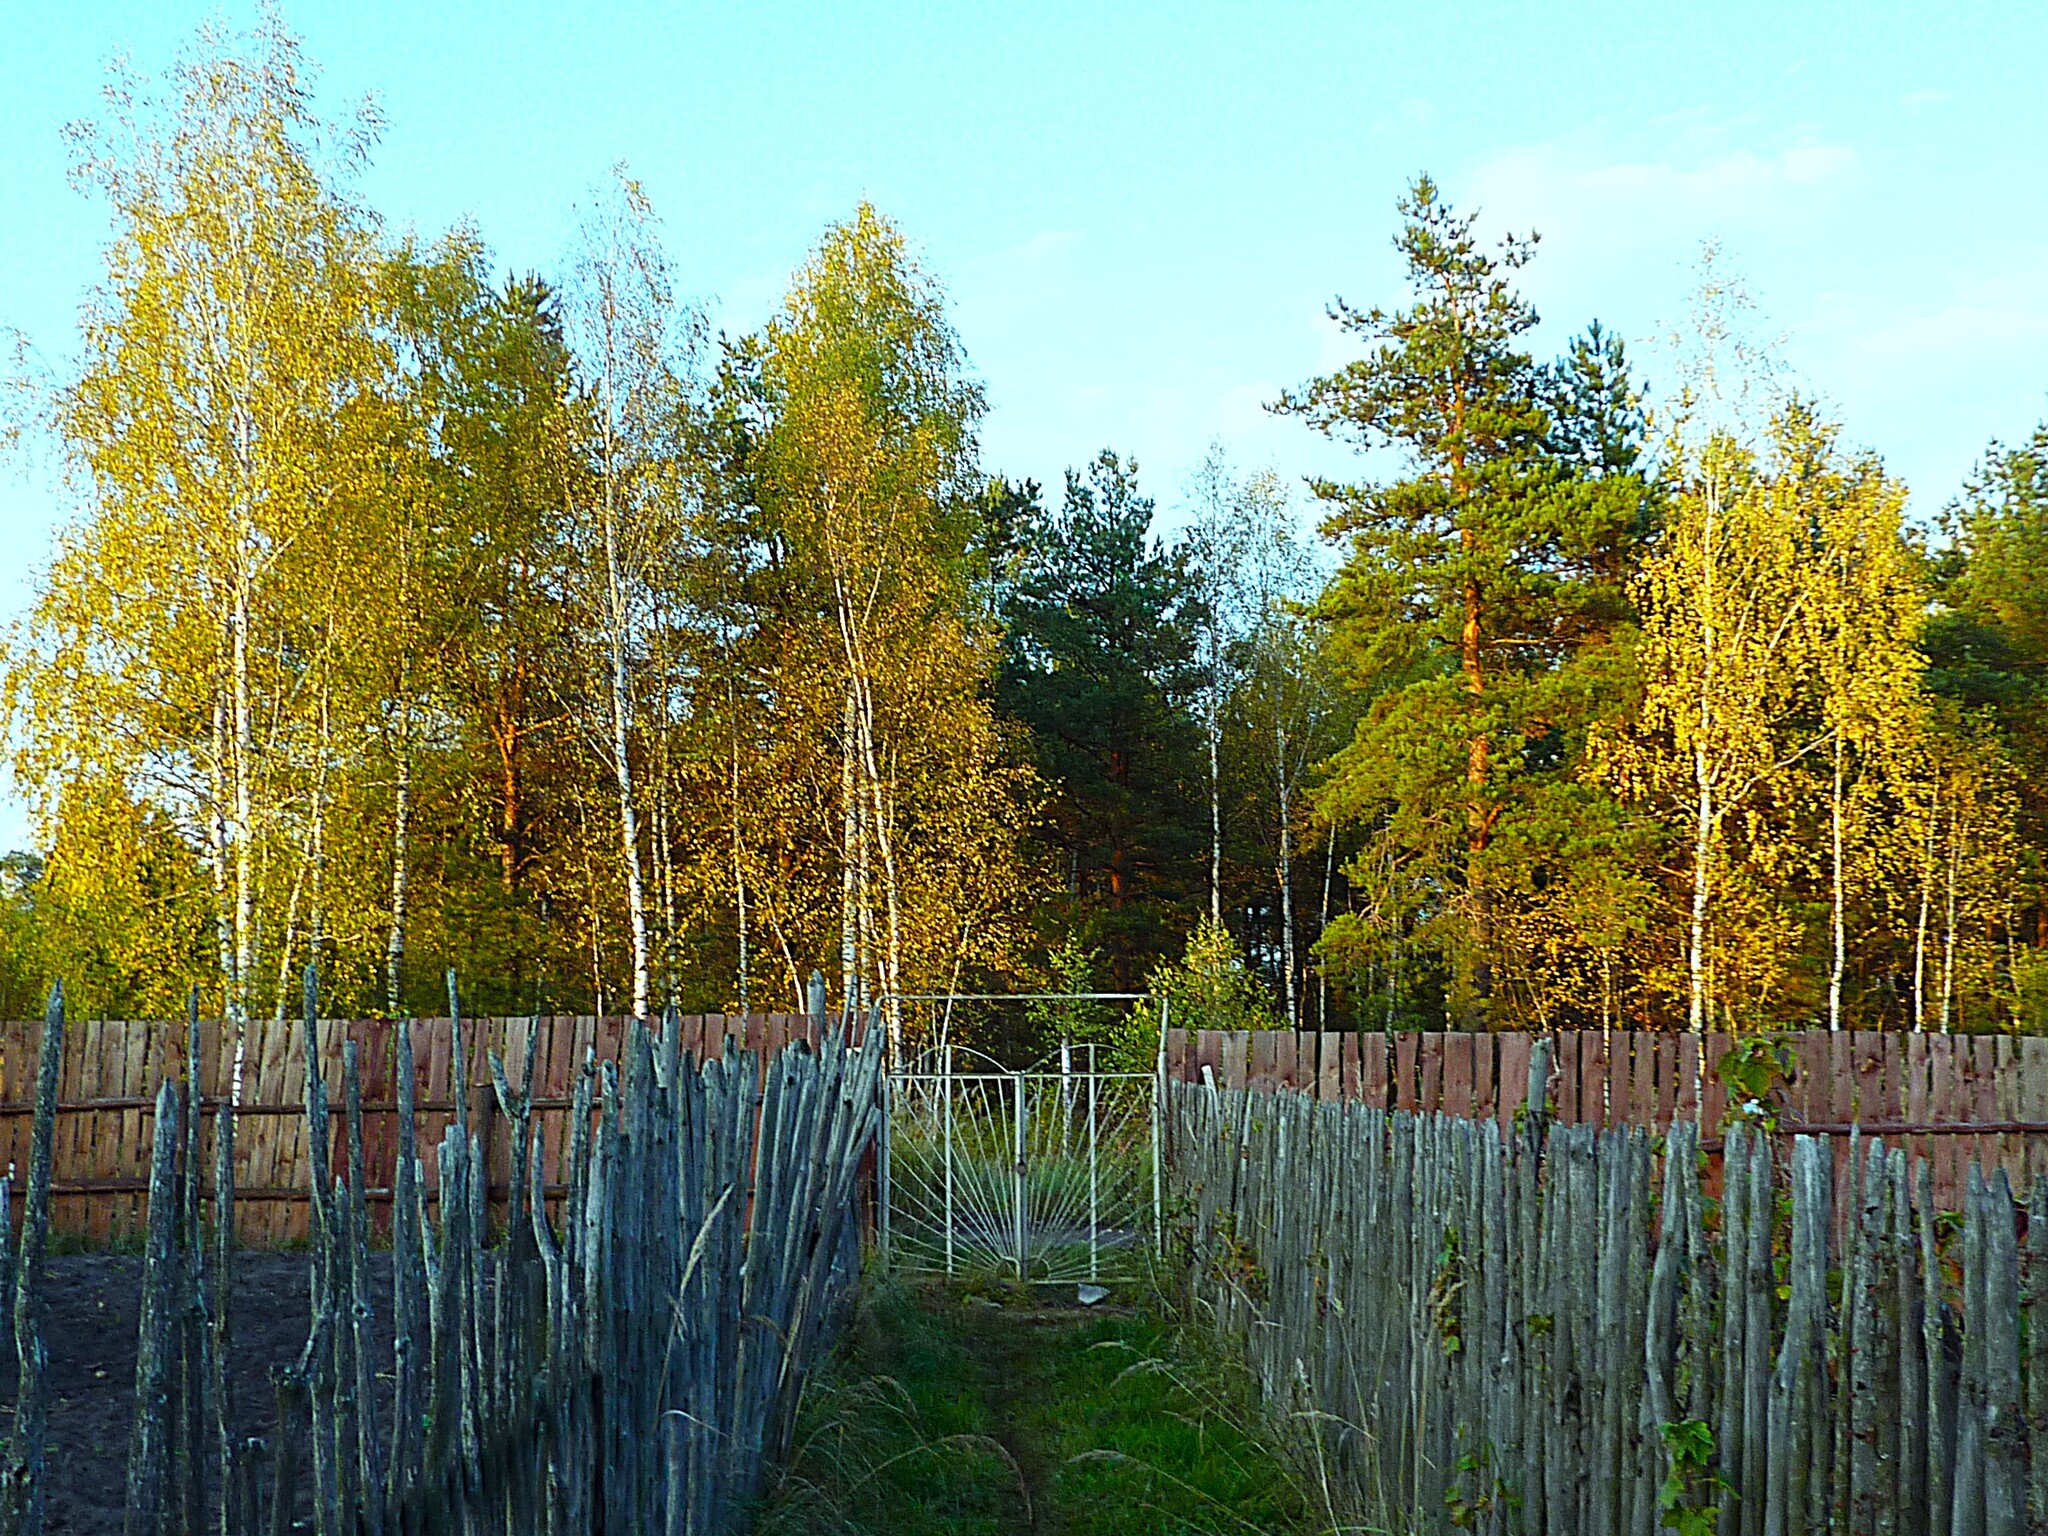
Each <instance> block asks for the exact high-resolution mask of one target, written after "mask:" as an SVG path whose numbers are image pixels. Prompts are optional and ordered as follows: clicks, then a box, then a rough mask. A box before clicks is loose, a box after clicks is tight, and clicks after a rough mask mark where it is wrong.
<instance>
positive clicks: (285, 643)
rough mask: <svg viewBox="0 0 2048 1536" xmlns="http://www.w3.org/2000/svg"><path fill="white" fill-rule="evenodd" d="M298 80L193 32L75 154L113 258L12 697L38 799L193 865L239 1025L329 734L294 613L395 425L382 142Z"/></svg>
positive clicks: (125, 86)
mask: <svg viewBox="0 0 2048 1536" xmlns="http://www.w3.org/2000/svg"><path fill="white" fill-rule="evenodd" d="M301 71H302V66H301V61H300V57H299V52H298V47H297V44H296V42H295V41H294V40H293V39H292V38H291V37H290V36H289V35H288V34H286V33H285V32H284V31H283V30H282V28H281V26H279V25H278V24H277V23H276V22H275V20H274V19H272V20H269V21H267V22H266V23H265V25H264V28H263V30H262V31H261V32H260V33H259V35H258V36H257V37H256V39H255V40H254V45H253V48H252V49H251V51H250V52H249V53H247V54H243V53H240V52H238V51H237V50H236V44H235V40H234V39H232V38H231V37H229V36H228V35H227V34H226V33H224V32H223V31H221V30H220V29H218V28H209V29H207V30H205V31H204V32H202V34H201V36H200V38H199V41H198V43H197V45H196V46H195V47H194V48H193V49H192V50H191V51H190V52H188V54H187V55H186V56H185V57H184V58H183V59H181V60H180V62H179V63H178V64H177V66H176V67H175V68H174V69H173V70H172V71H171V73H170V74H169V76H168V77H167V79H166V80H165V81H164V82H163V83H162V85H161V86H160V87H159V86H157V85H153V84H151V83H150V82H147V81H144V80H141V79H138V78H136V77H133V76H130V75H127V74H117V75H116V76H115V78H114V81H113V84H112V85H111V87H110V89H109V91H108V114H107V117H106V120H105V121H104V122H103V123H100V124H97V125H87V126H81V127H79V128H77V129H75V130H73V134H72V138H73V143H74V146H75V148H76V151H77V161H76V165H77V177H78V180H79V182H80V183H81V185H83V186H85V187H87V188H89V189H92V190H94V191H96V192H98V193H99V194H100V195H101V196H102V197H104V198H105V200H106V202H107V203H108V205H109V207H110V210H111V212H112V215H113V234H112V238H111V241H110V243H109V245H108V247H107V253H106V275H105V279H104V281H103V283H102V284H101V285H100V287H99V288H97V289H96V290H95V292H94V294H93V296H92V298H91V300H90V301H89V303H88V305H87V309H86V313H85V320H84V327H83V330H84V356H83V361H82V365H81V368H80V371H79V373H78V375H77V376H76V378H75V380H74V381H73V382H72V383H71V384H70V385H69V386H68V387H67V388H65V389H64V390H63V392H62V394H61V396H60V398H59V400H58V402H57V411H56V418H57V425H58V430H59V433H60V435H61V440H62V442H63V444H64V446H65V448H66V449H67V451H68V452H69V454H70V456H71V463H72V465H73V466H74V469H75V477H74V480H73V484H74V486H75V488H76V489H77V491H78V493H79V495H80V498H81V503H82V514H81V517H80V519H79V521H78V522H77V523H76V524H75V525H74V526H73V527H72V528H71V529H70V530H69V531H67V532H66V533H65V534H64V535H63V536H62V538H61V540H60V544H59V549H58V553H57V557H56V560H55V562H54V563H53V566H52V569H51V572H50V575H49V579H48V581H47V582H46V583H45V585H44V587H43V590H42V592H41V594H40V595H39V599H38V602H37V605H36V609H35V612H34V615H33V618H32V620H31V624H32V628H33V632H34V634H35V636H36V637H37V643H36V646H35V648H34V649H33V650H32V651H31V652H30V653H28V654H26V655H24V656H18V658H17V662H18V665H17V668H16V672H15V681H16V697H17V698H18V699H20V700H22V701H23V703H24V705H25V708H26V711H27V715H28V719H29V727H30V729H29V735H30V739H31V743H32V744H31V745H30V747H29V748H28V750H27V752H26V754H25V756H24V759H23V761H22V763H21V768H22V769H23V770H24V775H25V778H26V779H27V781H28V782H29V783H31V784H32V785H35V786H38V787H40V788H41V790H42V791H43V792H44V794H45V796H46V797H50V798H57V797H61V795H62V794H63V793H64V792H65V789H64V786H65V785H67V784H70V783H76V782H79V781H80V780H81V779H82V778H86V777H91V776H94V775H100V776H104V777H108V778H111V779H113V780H115V781H118V782H122V783H126V784H128V785H131V786H133V787H134V788H135V789H136V791H137V792H138V793H141V794H143V795H145V796H147V797H148V798H150V799H152V800H154V801H155V802H156V803H158V804H159V805H162V806H164V807H165V808H166V809H168V810H170V811H171V812H172V813H173V814H174V815H175V816H176V817H177V818H178V820H179V821H180V822H181V823H182V825H183V826H184V827H185V828H186V829H187V832H188V834H189V835H190V836H191V837H192V839H193V841H194V843H195V844H196V845H197V846H199V847H201V848H203V849H204V850H205V857H206V860H207V863H208V865H209V867H210V870H211V877H212V882H213V888H214V896H215V908H216V913H217V919H216V931H217V934H218V944H217V948H218V954H219V970H220V975H221V981H222V986H223V991H224V993H225V995H226V1004H227V1012H228V1015H229V1017H230V1019H231V1020H232V1021H233V1022H234V1024H235V1025H236V1026H237V1027H239V1026H240V1024H241V1023H242V1022H243V1021H245V1020H246V1019H247V1018H248V1016H249V1012H250V1006H251V1002H252V994H253V989H254V986H255V984H256V979H257V975H258V964H259V959H260V955H259V947H260V938H261V935H263V934H264V933H265V932H266V931H274V929H273V928H272V927H271V925H270V924H269V922H268V921H267V919H268V917H269V914H268V913H267V911H266V904H267V902H268V900H269V895H268V892H269V882H271V881H272V880H274V878H275V875H276V873H277V870H278V868H280V867H282V866H284V865H286V864H287V863H288V859H287V857H286V856H285V850H282V849H280V848H279V846H278V839H279V837H280V833H281V829H282V824H283V821H284V819H285V817H286V816H287V814H288V813H289V811H290V808H291V806H292V804H293V801H294V794H295V789H294V777H295V772H294V770H295V769H296V768H297V767H299V766H301V765H303V764H304V763H305V762H306V761H307V760H308V759H309V757H310V755H311V754H310V753H308V752H307V751H306V750H305V743H306V740H307V738H308V736H309V735H311V734H316V733H317V725H316V714H317V712H316V711H315V710H314V709H313V708H312V707H311V706H312V704H313V701H314V694H315V693H316V692H317V690H316V689H311V688H309V687H308V678H309V675H310V674H311V673H312V672H313V671H314V670H315V669H316V668H317V665H318V650H319V643H320V642H319V639H318V636H317V634H310V635H309V633H308V627H307V625H306V624H305V623H304V618H305V612H306V609H307V608H309V607H311V606H313V605H315V604H316V602H318V601H321V600H326V601H332V600H333V599H334V598H335V596H336V583H335V582H333V581H332V580H331V579H327V578H326V577H325V575H324V574H323V573H324V566H323V562H326V561H329V560H331V559H332V557H334V556H335V555H336V553H337V552H338V551H339V550H340V549H344V548H346V547H347V545H348V543H349V540H348V538H347V537H346V536H344V533H343V530H345V529H346V528H347V527H348V526H349V524H350V522H351V519H352V518H353V517H354V515H355V514H356V512H357V511H358V510H359V509H360V508H361V507H362V506H363V505H364V504H365V503H366V502H367V500H368V499H369V497H370V496H371V495H373V494H374V480H373V474H372V470H373V466H374V463H375V445H376V444H377V442H378V441H379V439H380V437H381V435H382V427H381V418H382V415H383V410H384V403H383V402H382V401H381V400H380V399H379V397H378V394H377V390H376V381H378V380H379V379H380V378H382V377H384V376H385V368H384V364H383V359H382V357H381V356H380V355H379V349H378V343H377V340H376V327H375V324H374V294H373V284H372V279H371V260H370V257H371V248H372V243H373V234H374V226H373V224H372V221H371V220H370V218H369V216H368V215H367V214H366V213H365V212H364V211H363V210H362V209H361V208H360V207H359V206H358V205H356V204H355V203H354V202H352V201H351V199H350V197H349V195H348V193H347V185H348V178H349V176H350V175H351V174H352V172H353V170H354V168H355V167H356V166H357V165H358V164H359V163H360V162H361V159H362V157H363V155H364V154H365V152H366V150H367V148H368V145H369V143H370V140H371V138H372V135H373V130H374V126H375V124H374V121H373V120H371V119H369V118H367V117H366V118H362V119H359V120H357V121H356V122H355V123H353V124H350V125H348V126H346V127H345V128H342V129H338V130H337V129H335V128H332V127H330V126H329V125H327V124H325V123H323V122H321V121H320V120H319V119H318V118H316V117H315V115H314V113H313V110H312V107H311V104H310V101H309V99H308V96H307V93H306V90H305V87H304V85H303V83H302V80H301ZM358 596H359V594H357V593H354V592H349V593H346V594H344V598H343V600H345V601H350V602H353V601H355V600H357V598H358ZM46 803H47V800H46ZM273 855H276V857H273Z"/></svg>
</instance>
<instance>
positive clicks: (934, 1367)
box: [757, 1284, 1329, 1536]
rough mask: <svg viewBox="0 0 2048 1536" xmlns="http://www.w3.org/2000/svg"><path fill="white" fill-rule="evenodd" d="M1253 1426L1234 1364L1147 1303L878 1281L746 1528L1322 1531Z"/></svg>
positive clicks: (1087, 1534) (904, 1532)
mask: <svg viewBox="0 0 2048 1536" xmlns="http://www.w3.org/2000/svg"><path fill="white" fill-rule="evenodd" d="M1051 1294H1052V1293H1050V1292H1043V1293H1041V1298H1043V1297H1049V1296H1050V1295H1051ZM1071 1295H1072V1292H1071V1291H1068V1292H1066V1293H1065V1296H1067V1297H1071ZM1260 1422H1261V1421H1260V1415H1259V1413H1258V1410H1257V1407H1256V1405H1255V1403H1254V1401H1253V1398H1252V1394H1251V1392H1250V1389H1249V1383H1248V1382H1247V1381H1246V1380H1245V1378H1244V1375H1243V1373H1242V1371H1239V1370H1236V1369H1233V1368H1232V1367H1231V1366H1229V1365H1228V1364H1226V1363H1225V1362H1224V1361H1222V1360H1221V1359H1220V1358H1219V1357H1218V1356H1217V1355H1216V1353H1215V1352H1214V1350H1213V1349H1212V1348H1210V1347H1209V1346H1208V1344H1207V1342H1206V1339H1204V1338H1203V1337H1202V1336H1200V1335H1199V1334H1197V1333H1195V1332H1193V1331H1191V1330H1187V1329H1183V1328H1180V1327H1178V1326H1176V1325H1175V1324H1174V1323H1173V1322H1172V1321H1170V1320H1169V1319H1167V1318H1165V1317H1163V1316H1161V1315H1160V1314H1159V1313H1158V1312H1157V1311H1156V1310H1154V1309H1153V1308H1150V1307H1146V1306H1140V1305H1118V1304H1117V1303H1116V1302H1115V1301H1112V1303H1111V1304H1110V1305H1109V1307H1108V1308H1107V1309H1106V1310H1100V1311H1083V1310H1078V1309H1075V1308H1073V1307H1071V1306H1060V1305H1043V1304H1039V1303H1038V1302H1036V1301H1034V1299H1033V1298H1031V1297H1030V1296H1028V1295H1026V1294H1024V1293H1022V1292H1021V1291H1017V1290H1014V1289H1011V1288H1007V1287H1003V1286H1000V1285H995V1286H990V1285H984V1286H981V1287H978V1288H976V1287H956V1288H952V1289H945V1288H939V1287H932V1288H920V1289H910V1288H906V1287H903V1286H900V1285H893V1284H882V1285H877V1286H875V1287H872V1288H871V1290H870V1293H869V1296H868V1298H867V1300H866V1301H865V1302H864V1303H863V1305H862V1307H861V1309H860V1311H859V1313H858V1314H857V1316H856V1318H855V1320H854V1322H853V1325H852V1327H851V1328H850V1330H849V1334H848V1337H847V1339H846V1341H845V1342H844V1343H843V1344H842V1346H841V1348H840V1350H839V1352H838V1354H837V1356H836V1357H835V1359H834V1361H833V1363H832V1365H831V1367H830V1368H829V1369H828V1370H827V1371H826V1372H825V1373H823V1375H822V1376H821V1377H820V1378H819V1379H818V1380H817V1381H816V1382H814V1384H813V1386H812V1388H811V1391H810V1393H809V1394H808V1400H807V1402H806V1405H805V1409H804V1412H803V1414H802V1418H801V1427H800V1429H799V1436H798V1439H799V1444H798V1448H797V1452H796V1455H795V1456H794V1457H793V1459H792V1461H791V1464H790V1467H789V1469H788V1471H787V1472H786V1473H785V1474H784V1476H783V1477H782V1479H781V1482H780V1485H779V1487H778V1488H777V1489H776V1491H775V1493H774V1495H773V1496H772V1498H771V1499H770V1501H769V1505H768V1507H767V1509H766V1510H765V1511H764V1512H763V1515H762V1518H761V1522H760V1524H759V1526H758V1527H757V1528H758V1529H759V1530H760V1531H762V1532H766V1533H775V1536H782V1533H794V1532H797V1531H819V1532H865V1531H872V1532H887V1533H889V1536H922V1533H925V1532H941V1531H944V1532H958V1533H962V1536H974V1533H996V1532H1032V1533H1043V1532H1060V1533H1065V1536H1125V1533H1132V1536H1135V1533H1141V1532H1142V1533H1147V1536H1152V1533H1157V1536H1183V1533H1186V1536H1197V1533H1202V1536H1207V1533H1217V1536H1224V1533H1242V1532H1274V1533H1292V1532H1303V1533H1306V1532H1321V1531H1326V1530H1328V1529H1329V1522H1328V1520H1326V1519H1322V1518H1318V1517H1317V1516H1316V1514H1315V1513H1314V1512H1313V1511H1312V1508H1311V1500H1310V1498H1309V1496H1308V1491H1307V1489H1306V1488H1305V1486H1304V1484H1303V1483H1302V1481H1301V1480H1300V1479H1299V1478H1297V1477H1296V1476H1295V1475H1294V1474H1293V1472H1292V1469H1291V1468H1290V1466H1289V1464H1288V1462H1287V1460H1286V1458H1284V1457H1283V1456H1281V1455H1280V1454H1278V1453H1277V1452H1276V1451H1275V1449H1274V1448H1273V1446H1272V1445H1271V1443H1270V1442H1269V1441H1268V1440H1267V1439H1266V1437H1265V1436H1264V1435H1263V1433H1262V1432H1261V1430H1260V1427H1259V1426H1260Z"/></svg>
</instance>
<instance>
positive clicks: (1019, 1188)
mask: <svg viewBox="0 0 2048 1536" xmlns="http://www.w3.org/2000/svg"><path fill="white" fill-rule="evenodd" d="M1010 1081H1011V1084H1012V1089H1013V1091H1014V1092H1015V1093H1016V1095H1017V1115H1016V1119H1015V1121H1014V1124H1013V1129H1014V1131H1015V1141H1016V1153H1017V1162H1016V1167H1015V1171H1014V1172H1013V1173H1012V1175H1011V1178H1010V1188H1011V1191H1012V1197H1013V1205H1014V1216H1015V1221H1016V1232H1015V1234H1014V1236H1015V1240H1016V1245H1017V1280H1018V1283H1019V1284H1022V1283H1023V1282H1024V1281H1025V1280H1026V1279H1027V1278H1028V1277H1029V1274H1030V1266H1029V1262H1028V1259H1027V1256H1026V1251H1025V1224H1026V1217H1025V1214H1024V1115H1025V1109H1024V1074H1023V1073H1022V1072H1017V1073H1013V1074H1012V1075H1011V1079H1010Z"/></svg>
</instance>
